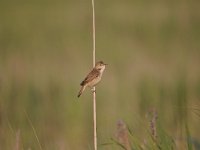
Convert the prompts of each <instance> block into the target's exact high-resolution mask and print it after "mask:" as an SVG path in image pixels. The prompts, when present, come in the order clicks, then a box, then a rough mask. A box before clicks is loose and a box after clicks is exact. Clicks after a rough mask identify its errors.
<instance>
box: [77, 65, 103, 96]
mask: <svg viewBox="0 0 200 150" xmlns="http://www.w3.org/2000/svg"><path fill="white" fill-rule="evenodd" d="M106 65H107V64H104V63H103V62H102V61H99V62H97V63H96V64H95V67H94V68H93V69H92V71H90V73H89V74H88V75H87V76H86V78H85V79H84V80H83V81H82V82H81V83H80V85H81V89H80V91H79V93H78V97H80V96H81V94H82V93H83V91H84V90H85V88H86V87H90V88H93V87H94V86H95V85H96V84H97V83H99V81H100V80H101V77H102V74H103V71H104V69H105V66H106Z"/></svg>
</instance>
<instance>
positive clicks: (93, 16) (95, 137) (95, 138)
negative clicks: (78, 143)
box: [92, 0, 97, 150]
mask: <svg viewBox="0 0 200 150" xmlns="http://www.w3.org/2000/svg"><path fill="white" fill-rule="evenodd" d="M92 33H93V34H92V35H93V67H94V66H95V50H96V43H95V41H96V40H95V9H94V0H92ZM96 116H97V114H96V93H95V87H93V119H94V120H93V121H94V150H97V119H96Z"/></svg>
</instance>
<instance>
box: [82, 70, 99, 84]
mask: <svg viewBox="0 0 200 150" xmlns="http://www.w3.org/2000/svg"><path fill="white" fill-rule="evenodd" d="M99 74H100V72H99V71H98V70H96V69H92V71H91V72H90V73H89V74H88V75H87V77H86V78H85V79H84V80H83V81H82V82H81V84H80V85H82V86H83V85H85V84H86V83H88V82H90V81H92V80H93V79H94V78H96V77H98V76H99Z"/></svg>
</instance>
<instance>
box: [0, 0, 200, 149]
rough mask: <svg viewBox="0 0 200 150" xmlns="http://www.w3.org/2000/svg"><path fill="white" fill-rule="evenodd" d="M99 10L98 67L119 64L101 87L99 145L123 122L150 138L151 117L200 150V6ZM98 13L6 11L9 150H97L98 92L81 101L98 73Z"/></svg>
mask: <svg viewBox="0 0 200 150" xmlns="http://www.w3.org/2000/svg"><path fill="white" fill-rule="evenodd" d="M95 5H96V58H97V60H103V61H104V62H106V63H108V64H109V65H108V67H107V69H106V71H105V73H104V76H103V79H102V82H101V83H100V84H99V85H98V87H97V111H98V112H97V118H98V120H97V126H98V143H99V145H100V144H101V143H105V142H106V141H109V139H110V137H112V136H113V133H114V131H115V128H113V126H115V123H116V121H117V120H118V119H120V118H121V119H123V120H125V121H126V122H127V124H129V125H130V126H131V127H132V128H133V129H132V130H133V131H134V132H135V133H134V135H135V136H138V137H143V136H142V135H144V132H143V131H144V126H141V124H142V122H143V120H144V119H145V116H146V114H147V113H148V112H149V111H150V110H151V109H156V110H157V113H158V116H159V119H160V122H161V126H162V128H164V129H165V130H166V132H168V135H170V137H174V138H176V139H177V143H176V144H177V145H178V146H180V149H183V148H185V147H187V145H183V144H181V142H182V141H183V139H187V136H188V135H189V136H190V138H192V140H193V141H195V143H196V145H198V144H199V141H200V134H199V133H200V130H199V123H200V117H199V116H200V109H199V107H200V102H199V100H200V67H199V64H200V19H199V18H200V9H199V6H200V2H199V1H197V0H192V1H186V0H182V1H172V0H165V1H158V0H154V1H145V0H142V1H141V0H125V1H120V0H115V1H107V0H99V1H95ZM91 10H92V9H91V2H90V1H80V0H79V1H72V0H71V1H69V0H66V1H63V0H57V1H54V0H49V1H47V0H43V1H39V0H29V1H24V0H20V1H12V0H11V1H9V0H7V1H6V0H2V1H1V2H0V149H4V150H10V149H14V148H15V147H16V143H17V142H16V141H17V140H16V139H19V144H20V148H21V149H29V148H30V149H39V144H38V141H37V138H38V139H39V142H40V145H41V146H42V148H43V149H48V150H51V149H52V150H55V149H69V150H72V149H73V150H76V149H77V150H78V149H81V150H88V149H90V148H91V147H92V136H93V133H92V131H93V126H92V98H91V92H90V91H89V90H86V91H85V93H84V94H83V95H82V96H81V97H80V99H78V98H77V92H78V90H79V83H80V82H81V80H82V79H83V78H84V76H85V75H86V74H87V73H88V71H89V70H90V69H91V66H92V18H91V17H92V12H91ZM26 114H27V115H26ZM29 120H30V121H31V122H30V121H29ZM186 125H187V130H189V131H190V132H189V133H190V134H186V133H188V132H185V127H186ZM32 127H34V129H33V128H32ZM34 130H35V131H36V133H34ZM181 146H182V147H181ZM102 149H107V147H102ZM108 149H109V148H108Z"/></svg>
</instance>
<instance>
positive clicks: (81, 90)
mask: <svg viewBox="0 0 200 150" xmlns="http://www.w3.org/2000/svg"><path fill="white" fill-rule="evenodd" d="M84 90H85V86H81V89H80V91H79V92H78V97H80V96H81V94H82V93H83V91H84Z"/></svg>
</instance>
